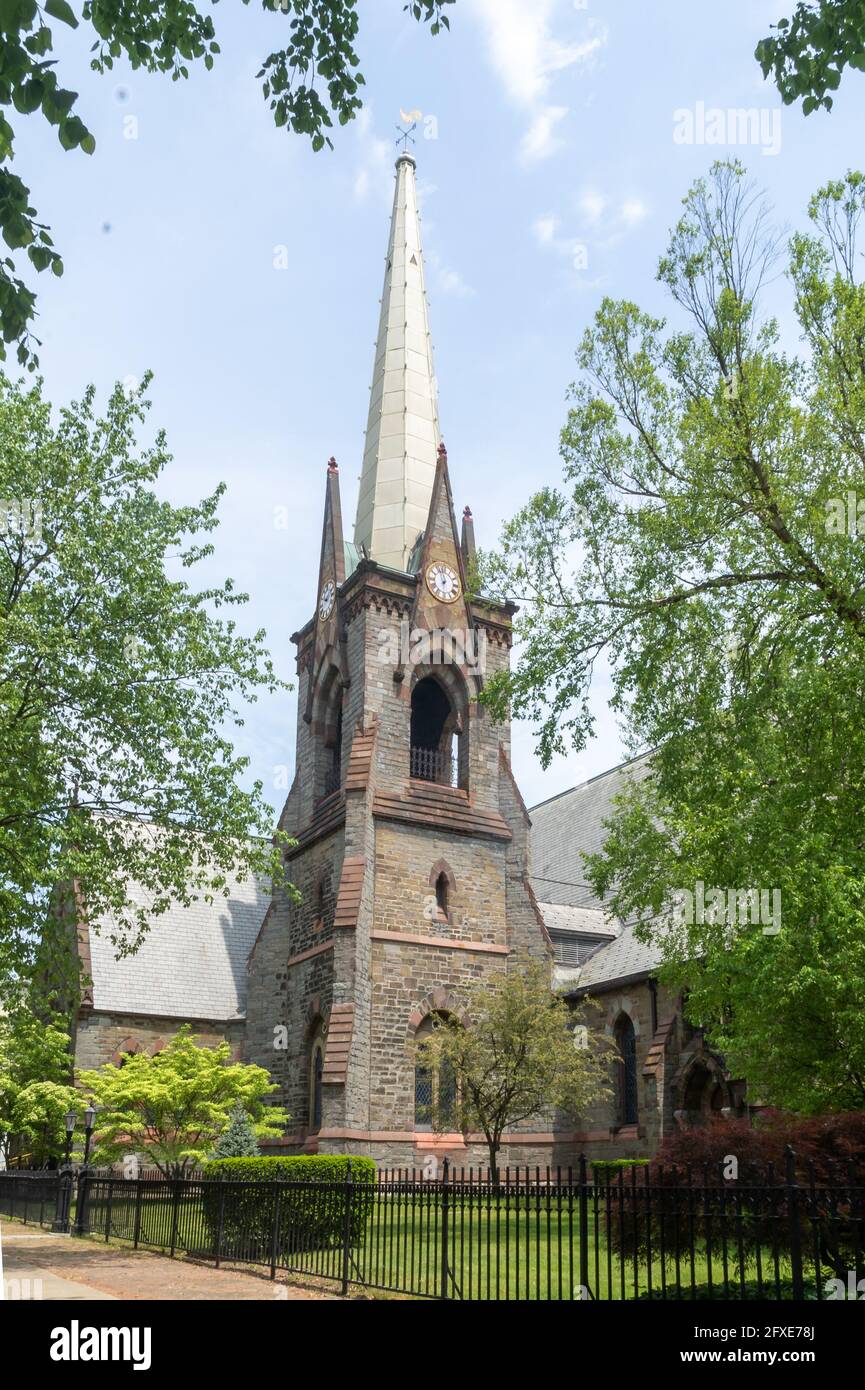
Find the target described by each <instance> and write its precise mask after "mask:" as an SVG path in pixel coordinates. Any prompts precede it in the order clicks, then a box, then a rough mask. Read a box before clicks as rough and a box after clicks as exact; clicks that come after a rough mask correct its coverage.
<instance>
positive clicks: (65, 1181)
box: [51, 1110, 78, 1235]
mask: <svg viewBox="0 0 865 1390" xmlns="http://www.w3.org/2000/svg"><path fill="white" fill-rule="evenodd" d="M77 1119H78V1116H77V1114H76V1113H75V1111H74V1110H68V1111H67V1112H66V1115H65V1116H64V1123H65V1125H66V1149H65V1152H64V1155H63V1168H62V1170H61V1172H60V1175H59V1180H58V1181H59V1190H58V1194H57V1207H56V1210H55V1215H54V1224H53V1226H52V1227H51V1229H52V1231H58V1232H60V1233H61V1234H62V1235H66V1234H68V1231H69V1214H70V1212H71V1210H72V1181H73V1179H72V1166H71V1163H70V1159H71V1156H72V1136H73V1134H74V1133H75V1123H76V1121H77Z"/></svg>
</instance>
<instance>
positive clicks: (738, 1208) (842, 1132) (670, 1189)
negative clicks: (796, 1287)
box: [605, 1111, 865, 1276]
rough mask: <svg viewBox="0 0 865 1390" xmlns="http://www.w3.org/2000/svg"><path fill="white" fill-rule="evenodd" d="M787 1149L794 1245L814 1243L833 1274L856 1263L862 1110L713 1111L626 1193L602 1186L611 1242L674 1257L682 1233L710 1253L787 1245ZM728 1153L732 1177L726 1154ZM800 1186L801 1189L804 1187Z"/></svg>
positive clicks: (863, 1166)
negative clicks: (741, 1114)
mask: <svg viewBox="0 0 865 1390" xmlns="http://www.w3.org/2000/svg"><path fill="white" fill-rule="evenodd" d="M788 1145H789V1146H790V1147H791V1148H792V1149H793V1154H794V1159H793V1161H794V1177H795V1181H796V1183H797V1186H798V1187H799V1188H800V1191H799V1193H798V1196H797V1201H798V1208H799V1219H798V1225H799V1230H800V1232H801V1238H802V1245H803V1248H804V1249H806V1250H819V1254H820V1259H821V1261H822V1262H823V1263H824V1264H825V1265H826V1266H827V1267H828V1268H830V1269H833V1270H834V1271H835V1272H836V1274H838V1275H839V1276H843V1275H844V1272H845V1271H846V1270H848V1269H857V1270H858V1269H859V1267H860V1266H861V1264H862V1254H861V1238H860V1236H859V1234H858V1230H857V1227H858V1224H859V1220H860V1218H859V1215H858V1207H857V1204H856V1202H854V1203H853V1204H852V1206H851V1200H850V1198H851V1186H856V1187H861V1186H862V1184H863V1183H865V1114H859V1113H858V1112H857V1113H850V1114H843V1115H821V1116H816V1117H808V1118H801V1117H799V1116H794V1115H787V1114H782V1113H781V1112H777V1111H768V1112H764V1114H763V1115H761V1116H759V1117H758V1119H757V1121H756V1122H755V1123H754V1124H753V1125H752V1124H750V1123H749V1122H748V1121H747V1120H724V1119H721V1118H720V1117H716V1118H713V1119H712V1120H711V1121H710V1122H709V1123H707V1124H705V1125H701V1126H699V1127H695V1128H693V1129H687V1130H681V1131H679V1133H677V1134H675V1135H673V1136H671V1138H670V1139H668V1140H667V1141H666V1142H665V1143H664V1145H663V1146H662V1147H661V1149H660V1150H659V1151H658V1154H657V1156H656V1158H655V1159H653V1160H652V1161H651V1163H650V1164H649V1167H648V1191H646V1187H645V1180H644V1182H641V1183H639V1184H638V1188H637V1191H636V1192H633V1191H632V1189H631V1186H630V1184H625V1185H624V1189H623V1190H620V1188H619V1185H618V1183H616V1184H611V1185H610V1186H609V1188H608V1189H607V1191H606V1193H605V1199H606V1205H607V1209H608V1219H609V1227H610V1238H611V1241H612V1244H613V1245H614V1247H615V1248H617V1249H618V1250H619V1251H620V1252H621V1253H622V1254H623V1255H630V1256H632V1257H635V1258H637V1259H642V1260H646V1259H647V1258H648V1256H649V1253H650V1250H651V1254H652V1257H653V1258H657V1257H658V1255H659V1251H660V1250H661V1249H664V1250H665V1251H666V1254H667V1257H668V1258H669V1259H673V1258H675V1253H676V1248H677V1246H678V1245H679V1244H680V1243H681V1242H684V1241H686V1240H690V1233H691V1232H693V1237H694V1239H695V1241H696V1242H697V1243H698V1245H702V1246H703V1248H705V1249H706V1250H707V1251H711V1253H713V1254H720V1253H721V1252H722V1251H723V1250H724V1249H725V1248H729V1247H731V1246H734V1247H735V1248H736V1249H737V1251H738V1250H739V1249H741V1251H742V1253H743V1255H744V1257H745V1259H746V1260H747V1261H751V1262H752V1261H753V1260H754V1259H755V1258H756V1252H757V1250H758V1248H759V1247H768V1248H771V1249H773V1250H774V1249H776V1248H777V1250H778V1251H779V1253H785V1252H787V1251H788V1250H789V1235H790V1210H789V1205H788V1194H787V1189H786V1186H785V1176H786V1150H787V1146H788ZM730 1158H734V1159H735V1160H736V1170H735V1171H736V1176H735V1177H732V1176H731V1175H730V1167H729V1163H728V1160H729V1159H730ZM802 1189H805V1190H802Z"/></svg>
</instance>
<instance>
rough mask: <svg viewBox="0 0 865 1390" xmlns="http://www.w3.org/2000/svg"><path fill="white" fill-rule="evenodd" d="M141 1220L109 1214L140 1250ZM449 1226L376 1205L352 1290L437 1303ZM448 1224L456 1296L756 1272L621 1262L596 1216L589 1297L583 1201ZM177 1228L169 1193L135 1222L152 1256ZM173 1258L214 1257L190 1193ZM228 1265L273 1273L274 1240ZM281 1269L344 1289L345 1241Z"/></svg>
mask: <svg viewBox="0 0 865 1390" xmlns="http://www.w3.org/2000/svg"><path fill="white" fill-rule="evenodd" d="M106 1217H107V1201H106V1200H104V1199H103V1200H101V1201H99V1202H95V1201H94V1202H93V1204H92V1206H91V1211H90V1226H91V1231H92V1233H93V1234H94V1235H95V1236H97V1237H98V1235H99V1231H100V1228H101V1230H102V1233H103V1236H104V1231H105V1225H106ZM135 1220H136V1211H135V1199H134V1196H132V1195H131V1194H130V1195H129V1196H128V1197H127V1196H126V1194H125V1193H123V1194H116V1195H115V1196H114V1199H113V1201H112V1210H111V1232H112V1236H113V1237H119V1238H121V1239H126V1240H132V1239H133V1238H134V1235H135ZM443 1220H444V1213H443V1209H442V1205H441V1202H440V1199H439V1198H438V1197H437V1196H436V1195H435V1194H434V1193H433V1192H432V1191H431V1193H430V1196H429V1197H426V1196H424V1197H419V1196H418V1195H415V1196H414V1197H413V1198H412V1197H408V1196H406V1195H404V1194H401V1193H399V1192H394V1193H393V1194H389V1195H381V1196H379V1197H378V1198H377V1199H376V1201H375V1202H374V1203H373V1204H372V1207H371V1210H370V1214H369V1216H368V1218H367V1220H366V1223H365V1230H364V1236H363V1239H362V1240H361V1241H360V1242H359V1243H358V1244H356V1245H355V1246H354V1247H353V1248H352V1249H351V1256H350V1269H349V1278H350V1280H351V1282H352V1283H354V1284H359V1285H361V1286H363V1287H367V1288H370V1289H379V1290H390V1291H391V1292H395V1293H403V1294H410V1295H426V1296H433V1297H435V1296H438V1295H439V1293H440V1288H441V1280H442V1273H443V1271H442V1246H443ZM447 1220H448V1239H447V1248H448V1260H447V1285H448V1295H449V1296H450V1297H452V1298H463V1299H468V1300H472V1299H474V1300H476V1299H492V1300H495V1299H509V1300H531V1301H534V1300H537V1301H548V1300H552V1301H570V1300H580V1299H583V1298H586V1297H588V1298H592V1299H597V1300H600V1301H607V1300H609V1299H614V1300H622V1299H624V1300H628V1299H634V1298H640V1297H645V1296H646V1295H649V1294H651V1295H652V1296H654V1297H657V1296H658V1295H659V1293H660V1292H661V1291H665V1292H666V1295H667V1297H684V1298H689V1297H691V1296H694V1297H697V1298H705V1297H706V1296H707V1293H706V1286H707V1285H710V1284H711V1285H713V1286H714V1288H713V1290H712V1293H713V1294H714V1296H715V1297H718V1298H721V1299H724V1298H727V1299H732V1300H735V1299H738V1298H739V1297H740V1295H741V1293H742V1291H743V1285H745V1286H747V1285H748V1284H749V1283H752V1282H753V1280H754V1278H755V1273H756V1270H755V1264H754V1261H750V1262H748V1263H746V1264H745V1265H744V1268H740V1267H739V1264H738V1261H737V1258H736V1254H735V1243H734V1242H733V1241H732V1240H731V1242H730V1254H729V1259H728V1262H727V1267H726V1271H725V1268H724V1264H723V1261H722V1260H720V1259H719V1258H718V1257H717V1256H714V1257H713V1259H712V1260H711V1262H710V1261H709V1260H708V1259H707V1257H706V1255H705V1252H703V1251H701V1250H700V1249H697V1250H695V1252H694V1255H693V1258H692V1257H691V1255H690V1253H689V1252H688V1250H687V1249H683V1250H682V1252H681V1255H680V1258H679V1260H678V1261H676V1260H675V1259H668V1260H667V1261H666V1262H665V1263H663V1264H662V1263H661V1261H660V1260H658V1259H654V1260H653V1261H652V1262H651V1265H647V1264H646V1263H645V1262H639V1261H636V1262H635V1261H634V1260H633V1259H630V1258H621V1257H620V1256H619V1254H618V1253H617V1252H616V1251H614V1250H612V1249H611V1247H610V1244H609V1243H608V1241H607V1231H606V1229H605V1224H604V1221H603V1218H601V1219H600V1220H599V1222H598V1226H597V1229H596V1226H595V1218H594V1215H593V1213H592V1211H591V1210H590V1211H589V1214H588V1224H587V1230H586V1250H587V1256H588V1258H587V1266H586V1269H585V1274H586V1275H587V1278H586V1289H585V1291H584V1288H583V1280H582V1278H581V1267H580V1224H579V1208H578V1206H577V1204H576V1203H575V1202H574V1203H572V1204H570V1205H569V1204H568V1202H567V1200H566V1199H564V1200H562V1201H561V1202H558V1201H557V1199H556V1198H555V1197H553V1198H552V1199H551V1200H550V1201H549V1202H548V1201H547V1200H546V1199H545V1198H543V1197H541V1198H538V1196H537V1194H535V1195H532V1196H528V1197H526V1196H522V1197H521V1198H520V1199H519V1200H517V1199H516V1197H515V1196H514V1195H513V1194H511V1195H509V1196H507V1197H505V1196H502V1197H500V1198H499V1199H495V1198H492V1197H490V1198H484V1199H483V1200H482V1201H481V1200H478V1198H477V1197H474V1198H473V1199H472V1200H471V1201H464V1202H463V1201H460V1199H459V1197H454V1198H453V1199H452V1200H451V1202H450V1204H449V1209H448V1216H447ZM173 1226H174V1208H173V1205H172V1202H171V1201H170V1200H166V1199H165V1198H164V1197H162V1196H161V1194H160V1195H157V1194H154V1195H153V1196H151V1195H150V1194H147V1195H146V1196H145V1197H144V1199H143V1200H142V1202H141V1205H140V1209H139V1214H138V1236H139V1243H140V1244H141V1245H142V1246H143V1247H145V1248H149V1249H156V1250H160V1249H161V1250H168V1249H169V1248H170V1245H171V1233H172V1228H173ZM175 1248H176V1250H177V1252H178V1253H188V1254H190V1255H193V1256H198V1257H201V1258H205V1259H212V1258H213V1252H214V1241H213V1236H212V1233H211V1230H210V1228H209V1227H208V1225H207V1222H206V1220H205V1217H204V1212H203V1208H202V1204H201V1201H200V1199H198V1198H197V1197H196V1196H195V1195H194V1194H190V1196H189V1199H188V1200H182V1201H181V1202H180V1203H179V1204H178V1210H177V1222H176V1231H175ZM222 1258H223V1261H224V1262H225V1263H229V1262H231V1263H236V1262H237V1261H238V1260H241V1261H244V1260H245V1261H247V1262H250V1263H253V1264H257V1265H258V1266H259V1267H261V1266H264V1267H267V1266H269V1264H270V1260H271V1250H270V1248H269V1242H267V1241H258V1242H256V1241H254V1240H250V1239H249V1238H247V1239H245V1240H244V1239H243V1238H242V1237H241V1238H239V1239H238V1240H237V1241H231V1240H229V1241H226V1242H225V1244H224V1247H223V1251H222ZM277 1267H278V1268H279V1269H280V1270H284V1271H290V1272H293V1273H297V1274H301V1275H305V1276H311V1277H313V1278H317V1279H321V1278H325V1279H328V1280H339V1279H341V1277H342V1242H341V1240H340V1239H339V1236H338V1234H335V1237H334V1240H333V1243H332V1244H331V1245H330V1246H327V1247H322V1246H321V1245H319V1246H318V1247H317V1248H313V1249H296V1248H295V1249H291V1248H288V1249H285V1248H284V1249H283V1250H282V1251H280V1254H279V1257H278V1259H277ZM761 1270H762V1281H763V1283H764V1285H766V1286H767V1287H768V1288H769V1289H770V1291H771V1288H772V1285H773V1283H774V1279H775V1265H774V1261H773V1258H772V1255H771V1252H769V1251H763V1252H761ZM789 1274H790V1269H789V1263H788V1262H786V1261H785V1260H783V1259H779V1262H778V1277H779V1279H780V1280H781V1281H782V1285H783V1283H784V1281H786V1280H787V1279H788V1278H789ZM725 1275H726V1277H725ZM745 1291H746V1292H747V1288H746V1290H745ZM783 1294H784V1289H783V1287H782V1296H783Z"/></svg>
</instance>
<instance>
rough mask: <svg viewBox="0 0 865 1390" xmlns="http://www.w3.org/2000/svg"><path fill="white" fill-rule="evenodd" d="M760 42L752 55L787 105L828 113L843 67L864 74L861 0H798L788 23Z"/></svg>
mask: <svg viewBox="0 0 865 1390" xmlns="http://www.w3.org/2000/svg"><path fill="white" fill-rule="evenodd" d="M772 27H773V29H774V30H775V33H774V34H770V35H769V37H768V38H765V39H761V40H760V42H759V43H758V44H757V48H756V51H755V55H754V56H755V57H756V59H757V61H758V63H759V64H760V67H761V68H762V69H763V76H764V77H768V76H769V74H770V73H771V74H772V76H773V78H774V80H775V83H776V85H777V87H778V91H779V92H780V93H781V98H782V100H783V101H784V103H785V104H786V105H788V106H789V105H790V104H791V103H792V102H794V101H798V100H799V98H800V97H801V98H802V110H803V111H804V113H805V115H806V116H807V115H808V114H809V112H811V111H816V110H817V109H818V108H819V107H821V106H822V107H824V108H825V109H826V110H827V111H831V109H832V95H831V94H832V92H834V91H837V89H838V87H839V86H840V85H841V75H842V73H843V71H844V69H845V68H846V67H851V68H858V69H859V71H860V72H861V71H863V70H865V0H800V3H799V4H798V5H797V6H796V9H795V10H794V12H793V15H792V18H790V19H779V21H778V23H777V24H775V25H773V26H772Z"/></svg>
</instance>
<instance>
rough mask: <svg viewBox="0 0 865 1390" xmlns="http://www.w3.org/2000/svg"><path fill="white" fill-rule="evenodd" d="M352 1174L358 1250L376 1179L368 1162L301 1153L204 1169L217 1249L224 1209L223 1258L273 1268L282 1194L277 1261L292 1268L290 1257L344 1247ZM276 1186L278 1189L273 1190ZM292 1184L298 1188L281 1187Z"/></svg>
mask: <svg viewBox="0 0 865 1390" xmlns="http://www.w3.org/2000/svg"><path fill="white" fill-rule="evenodd" d="M349 1164H351V1169H350V1170H349ZM349 1171H350V1174H351V1182H352V1184H353V1187H352V1194H351V1197H352V1200H351V1211H350V1213H349V1242H350V1244H351V1245H355V1246H356V1245H359V1244H360V1242H361V1240H362V1238H363V1234H364V1230H365V1228H366V1221H367V1217H368V1214H369V1209H370V1204H371V1199H372V1194H373V1186H374V1184H375V1180H376V1166H375V1163H374V1162H373V1160H372V1159H371V1158H361V1157H359V1156H352V1155H344V1154H321V1155H318V1154H309V1155H304V1154H298V1155H293V1156H291V1157H287V1158H267V1157H262V1158H215V1159H211V1160H210V1161H209V1162H207V1163H205V1165H204V1168H203V1177H204V1196H203V1202H204V1215H205V1219H206V1221H207V1224H208V1228H209V1232H210V1235H211V1239H212V1241H213V1244H214V1248H215V1246H216V1242H217V1239H219V1225H220V1210H221V1211H222V1233H221V1244H220V1250H221V1253H222V1255H223V1257H224V1258H225V1259H231V1258H232V1257H242V1258H243V1259H245V1260H251V1259H253V1260H254V1259H258V1260H264V1261H265V1262H266V1261H268V1260H269V1259H270V1258H271V1252H272V1249H273V1234H274V1224H275V1216H276V1201H277V1194H278V1195H279V1228H278V1239H277V1244H276V1254H277V1258H278V1259H280V1260H281V1261H283V1262H288V1261H289V1260H290V1256H291V1254H292V1252H293V1251H300V1250H313V1249H317V1250H320V1249H330V1248H332V1247H334V1246H340V1245H342V1242H343V1239H344V1232H345V1219H346V1188H345V1187H344V1185H343V1184H345V1183H346V1182H347V1181H348V1178H349ZM276 1183H279V1187H275V1186H274V1184H276ZM287 1183H288V1184H294V1183H297V1184H298V1186H297V1187H294V1186H284V1184H287ZM252 1184H256V1186H253V1185H252ZM259 1184H260V1187H258V1185H259ZM301 1184H302V1185H301Z"/></svg>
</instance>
